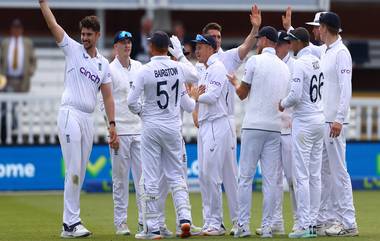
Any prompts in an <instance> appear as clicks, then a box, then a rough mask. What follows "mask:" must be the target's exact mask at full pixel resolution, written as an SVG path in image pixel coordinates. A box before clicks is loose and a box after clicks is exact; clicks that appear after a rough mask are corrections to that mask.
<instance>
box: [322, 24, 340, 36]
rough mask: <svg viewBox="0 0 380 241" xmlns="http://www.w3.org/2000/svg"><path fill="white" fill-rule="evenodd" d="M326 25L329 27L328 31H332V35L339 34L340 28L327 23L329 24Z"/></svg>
mask: <svg viewBox="0 0 380 241" xmlns="http://www.w3.org/2000/svg"><path fill="white" fill-rule="evenodd" d="M325 26H326V28H327V31H328V32H329V33H331V34H332V35H337V34H338V33H339V30H338V29H336V28H333V27H331V26H329V25H327V24H325Z"/></svg>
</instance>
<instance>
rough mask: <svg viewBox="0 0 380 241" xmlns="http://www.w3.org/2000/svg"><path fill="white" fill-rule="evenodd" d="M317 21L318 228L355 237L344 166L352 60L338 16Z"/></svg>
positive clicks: (355, 230)
mask: <svg viewBox="0 0 380 241" xmlns="http://www.w3.org/2000/svg"><path fill="white" fill-rule="evenodd" d="M319 23H320V27H319V32H320V35H321V40H322V41H323V42H324V43H325V45H326V48H325V50H324V51H322V55H321V66H322V70H323V73H324V78H325V81H324V83H325V85H324V87H323V88H324V96H323V106H324V114H325V118H326V124H325V131H324V132H325V133H324V153H323V161H322V183H323V185H322V193H325V194H326V195H322V199H321V209H320V213H319V217H318V226H317V228H318V229H321V230H323V229H325V233H326V234H327V235H329V236H357V235H358V234H359V232H358V228H357V224H356V218H355V208H354V203H353V196H352V186H351V179H350V176H349V174H348V172H347V166H346V133H347V126H348V121H349V113H350V100H351V95H352V85H351V77H352V59H351V55H350V52H349V51H348V49H347V47H346V46H345V45H344V44H343V42H342V38H341V37H340V35H339V32H340V31H341V22H340V18H339V16H338V15H337V14H335V13H333V12H327V13H325V14H322V15H321V16H320V18H319ZM326 174H327V175H326ZM328 174H330V175H328ZM329 186H331V189H330V187H329ZM325 188H326V189H325ZM335 206H336V208H335ZM332 209H333V210H332ZM331 214H335V219H336V220H337V221H338V223H335V224H334V225H332V226H331V227H329V226H330V225H329V223H327V221H328V220H327V218H328V217H330V216H331Z"/></svg>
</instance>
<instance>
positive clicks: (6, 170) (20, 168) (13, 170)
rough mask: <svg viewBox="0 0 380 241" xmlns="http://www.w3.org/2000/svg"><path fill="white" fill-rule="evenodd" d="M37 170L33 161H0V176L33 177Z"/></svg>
mask: <svg viewBox="0 0 380 241" xmlns="http://www.w3.org/2000/svg"><path fill="white" fill-rule="evenodd" d="M35 170H36V168H35V167H34V165H33V164H32V163H26V164H21V163H8V164H2V163H0V178H33V177H34V174H35Z"/></svg>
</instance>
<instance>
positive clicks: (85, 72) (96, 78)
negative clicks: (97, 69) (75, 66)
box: [79, 67, 100, 84]
mask: <svg viewBox="0 0 380 241" xmlns="http://www.w3.org/2000/svg"><path fill="white" fill-rule="evenodd" d="M79 71H80V73H81V74H83V75H84V76H86V77H87V78H88V79H89V80H91V81H92V82H94V83H96V84H99V82H100V78H99V76H97V75H94V74H92V73H91V72H90V71H88V70H86V69H85V68H84V67H80V69H79Z"/></svg>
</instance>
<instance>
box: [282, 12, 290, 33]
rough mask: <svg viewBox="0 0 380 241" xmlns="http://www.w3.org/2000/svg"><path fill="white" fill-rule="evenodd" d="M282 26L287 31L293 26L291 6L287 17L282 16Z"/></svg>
mask: <svg viewBox="0 0 380 241" xmlns="http://www.w3.org/2000/svg"><path fill="white" fill-rule="evenodd" d="M282 26H283V27H284V29H285V30H286V31H288V30H289V28H290V27H291V26H292V8H291V7H290V6H289V7H288V8H287V9H286V11H285V15H282Z"/></svg>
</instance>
